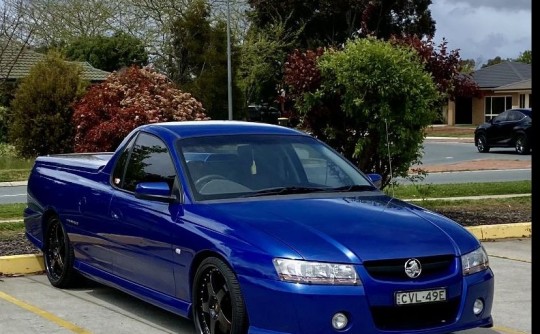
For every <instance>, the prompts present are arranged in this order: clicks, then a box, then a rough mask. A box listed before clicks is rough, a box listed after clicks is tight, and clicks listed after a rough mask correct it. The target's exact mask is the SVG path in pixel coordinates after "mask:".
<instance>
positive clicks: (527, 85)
mask: <svg viewBox="0 0 540 334" xmlns="http://www.w3.org/2000/svg"><path fill="white" fill-rule="evenodd" d="M531 88H532V79H527V80H522V81H518V82H514V83H511V84H508V85H504V86H499V87H497V88H495V89H493V90H494V91H503V90H504V91H506V90H509V91H510V90H511V91H515V90H530V89H531Z"/></svg>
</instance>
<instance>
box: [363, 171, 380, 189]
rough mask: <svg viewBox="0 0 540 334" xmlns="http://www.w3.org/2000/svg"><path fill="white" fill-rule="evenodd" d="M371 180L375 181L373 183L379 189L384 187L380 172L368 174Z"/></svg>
mask: <svg viewBox="0 0 540 334" xmlns="http://www.w3.org/2000/svg"><path fill="white" fill-rule="evenodd" d="M367 176H368V177H369V179H370V180H371V182H373V185H374V186H375V187H377V189H381V187H382V176H381V175H380V174H368V175H367Z"/></svg>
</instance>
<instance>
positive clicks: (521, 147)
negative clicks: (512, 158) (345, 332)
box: [515, 135, 531, 154]
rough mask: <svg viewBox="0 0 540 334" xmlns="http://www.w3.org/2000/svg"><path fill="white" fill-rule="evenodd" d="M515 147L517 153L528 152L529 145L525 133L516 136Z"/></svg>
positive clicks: (529, 149) (529, 150)
mask: <svg viewBox="0 0 540 334" xmlns="http://www.w3.org/2000/svg"><path fill="white" fill-rule="evenodd" d="M515 148H516V152H517V153H518V154H529V153H530V152H531V147H530V146H529V142H528V141H527V137H526V136H525V135H519V136H518V137H517V139H516V145H515Z"/></svg>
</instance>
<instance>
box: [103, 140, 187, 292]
mask: <svg viewBox="0 0 540 334" xmlns="http://www.w3.org/2000/svg"><path fill="white" fill-rule="evenodd" d="M114 174H115V175H114V177H113V183H114V186H115V187H116V190H115V191H114V194H113V198H112V200H111V205H110V217H111V225H112V226H114V229H113V235H112V236H109V238H110V239H111V240H114V244H115V249H114V251H113V264H114V268H115V274H116V275H117V276H119V277H121V278H122V279H124V280H127V281H129V282H131V283H135V284H137V285H139V286H143V287H146V288H150V289H152V290H154V291H158V292H160V293H164V294H167V295H169V296H174V295H175V282H174V274H173V267H174V265H173V257H174V255H173V249H172V244H173V241H172V238H173V234H174V233H172V231H173V230H174V224H175V222H176V219H177V218H178V216H179V212H180V210H181V205H180V203H169V202H163V201H158V200H150V199H140V198H137V197H136V196H135V192H134V191H135V187H136V185H137V184H138V183H140V182H166V183H167V184H168V185H169V187H170V189H171V192H173V191H174V190H173V189H174V188H175V187H176V186H175V183H176V182H177V181H176V180H177V174H176V170H175V167H174V163H173V161H172V158H171V156H170V154H169V150H168V148H167V146H166V145H165V143H164V142H163V141H162V140H160V139H159V138H158V137H156V136H153V135H151V134H148V133H144V132H143V133H140V134H139V135H138V136H137V139H136V141H135V143H134V145H133V148H132V149H131V151H130V153H129V156H128V158H127V163H126V166H125V170H124V171H116V169H115V173H114Z"/></svg>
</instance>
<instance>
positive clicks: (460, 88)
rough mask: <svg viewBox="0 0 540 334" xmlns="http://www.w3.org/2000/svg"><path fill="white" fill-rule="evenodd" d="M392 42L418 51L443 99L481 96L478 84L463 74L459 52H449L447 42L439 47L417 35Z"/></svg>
mask: <svg viewBox="0 0 540 334" xmlns="http://www.w3.org/2000/svg"><path fill="white" fill-rule="evenodd" d="M390 41H391V42H392V43H394V44H397V45H406V46H410V47H412V48H413V49H415V50H416V52H417V53H418V56H420V59H421V60H422V62H423V64H424V67H425V69H426V71H428V72H429V73H431V76H432V77H433V81H434V82H435V84H436V85H437V89H438V90H439V92H440V93H441V96H442V97H443V98H448V99H450V100H455V99H456V97H459V96H466V97H474V96H479V94H480V89H479V88H478V85H477V84H476V82H475V81H474V80H473V79H472V78H471V77H470V76H468V75H466V74H463V73H461V70H462V65H461V57H460V55H459V50H448V42H447V41H446V40H443V41H442V43H440V44H439V45H438V46H436V45H435V42H434V41H433V39H432V38H426V39H420V38H419V37H418V36H416V35H404V36H401V37H397V36H392V37H391V38H390Z"/></svg>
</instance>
